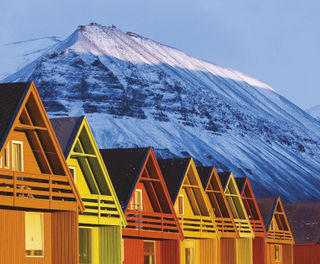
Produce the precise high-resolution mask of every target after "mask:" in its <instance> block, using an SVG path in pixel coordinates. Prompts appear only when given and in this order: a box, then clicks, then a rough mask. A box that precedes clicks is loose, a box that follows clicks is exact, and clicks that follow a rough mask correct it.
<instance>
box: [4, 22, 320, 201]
mask: <svg viewBox="0 0 320 264" xmlns="http://www.w3.org/2000/svg"><path fill="white" fill-rule="evenodd" d="M5 80H6V81H25V80H33V81H35V84H36V86H37V88H38V89H39V92H40V95H41V97H42V99H43V102H44V104H45V106H46V109H47V111H48V113H49V115H50V116H52V117H58V116H74V115H82V114H86V115H87V116H88V120H89V122H90V125H91V126H92V128H93V132H94V134H95V136H96V140H97V142H98V145H99V147H101V148H106V147H107V148H114V147H135V146H153V147H154V148H155V150H156V153H157V155H158V156H160V157H173V156H179V157H181V156H189V155H191V156H193V157H194V158H195V159H196V160H197V162H199V163H200V162H201V163H202V164H204V165H212V164H215V165H216V166H217V167H218V170H226V169H229V170H232V171H233V172H234V174H235V175H236V176H244V175H246V176H249V177H250V179H251V181H252V185H253V187H254V190H255V192H256V195H257V196H270V195H281V196H282V197H283V199H284V200H288V201H310V200H318V199H319V197H320V182H319V176H318V175H319V174H320V165H319V164H320V155H319V154H320V141H319V139H320V137H319V135H320V123H319V122H318V121H317V120H316V119H314V118H313V117H311V116H310V115H309V114H307V113H305V112H304V111H303V110H301V109H300V108H299V107H297V106H296V105H294V104H293V103H291V102H290V101H288V100H287V99H286V98H284V97H283V96H281V95H279V94H278V93H277V92H275V91H274V90H273V89H272V88H270V87H269V86H268V85H266V84H264V83H262V82H260V81H258V80H256V79H254V78H252V77H250V76H247V75H245V74H242V73H239V72H237V71H234V70H231V69H227V68H224V67H221V66H217V65H215V64H212V63H210V62H206V61H203V60H199V59H196V58H194V57H191V56H189V55H187V54H184V53H183V52H182V51H179V50H177V49H174V48H171V47H168V46H166V45H162V44H160V43H158V42H155V41H152V40H150V39H147V38H144V37H141V36H139V35H137V34H134V33H132V32H129V33H124V32H122V31H121V30H119V29H117V28H115V27H104V26H100V25H97V24H94V23H92V24H89V25H87V26H79V27H78V28H77V30H76V31H75V32H74V33H73V34H71V35H70V37H68V38H67V39H66V40H65V41H63V42H61V43H58V44H57V45H56V46H55V47H54V48H51V49H50V50H49V51H47V52H46V53H45V54H44V55H42V56H41V57H39V58H38V59H36V60H35V61H33V62H32V63H30V64H29V65H27V66H25V67H23V68H22V69H21V70H19V71H18V72H16V73H15V74H12V75H11V76H9V77H7V78H6V79H5ZM302 189H303V191H301V190H302Z"/></svg>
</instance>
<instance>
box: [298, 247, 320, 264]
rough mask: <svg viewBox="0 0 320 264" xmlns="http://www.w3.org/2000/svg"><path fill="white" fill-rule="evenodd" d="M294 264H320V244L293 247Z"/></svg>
mask: <svg viewBox="0 0 320 264" xmlns="http://www.w3.org/2000/svg"><path fill="white" fill-rule="evenodd" d="M293 255H294V264H318V263H320V244H316V243H308V244H295V245H294V246H293Z"/></svg>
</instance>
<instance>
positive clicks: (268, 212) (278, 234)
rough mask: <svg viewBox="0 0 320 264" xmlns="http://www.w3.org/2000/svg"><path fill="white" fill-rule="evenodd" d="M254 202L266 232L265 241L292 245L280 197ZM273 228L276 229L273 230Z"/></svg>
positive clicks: (291, 237) (292, 240) (259, 199)
mask: <svg viewBox="0 0 320 264" xmlns="http://www.w3.org/2000/svg"><path fill="white" fill-rule="evenodd" d="M256 200H257V202H258V205H259V208H260V212H261V215H262V217H263V220H264V223H265V227H266V230H267V239H268V240H272V241H277V242H278V243H289V244H292V243H294V239H293V236H292V232H291V229H290V226H289V222H288V219H287V216H286V213H285V211H284V208H283V205H282V202H281V199H280V197H270V198H257V199H256ZM271 223H273V225H271ZM275 226H277V228H278V229H275ZM272 227H274V229H272Z"/></svg>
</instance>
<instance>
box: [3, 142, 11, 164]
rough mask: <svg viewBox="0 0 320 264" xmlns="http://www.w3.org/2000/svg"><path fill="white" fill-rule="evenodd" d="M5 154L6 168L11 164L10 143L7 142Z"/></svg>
mask: <svg viewBox="0 0 320 264" xmlns="http://www.w3.org/2000/svg"><path fill="white" fill-rule="evenodd" d="M3 156H4V167H5V168H6V169H9V168H10V166H9V143H8V144H7V146H6V148H5V149H4V153H3Z"/></svg>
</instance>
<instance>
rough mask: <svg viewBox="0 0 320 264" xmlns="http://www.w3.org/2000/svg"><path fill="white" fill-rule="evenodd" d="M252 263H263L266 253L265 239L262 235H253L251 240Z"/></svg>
mask: <svg viewBox="0 0 320 264" xmlns="http://www.w3.org/2000/svg"><path fill="white" fill-rule="evenodd" d="M252 255H253V264H265V263H266V261H267V255H266V239H265V238H264V237H255V238H254V239H253V240H252Z"/></svg>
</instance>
